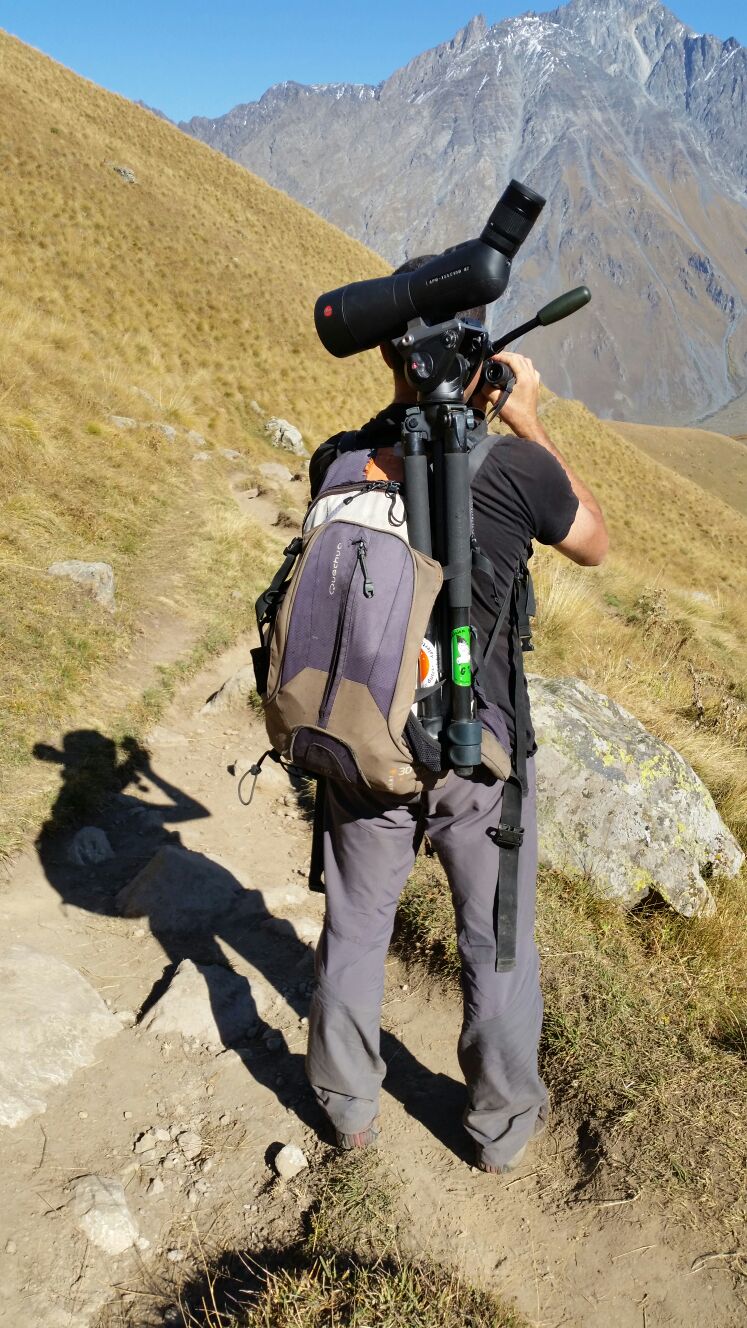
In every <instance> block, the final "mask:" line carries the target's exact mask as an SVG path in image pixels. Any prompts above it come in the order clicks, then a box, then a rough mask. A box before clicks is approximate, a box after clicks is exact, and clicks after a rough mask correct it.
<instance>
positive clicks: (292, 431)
mask: <svg viewBox="0 0 747 1328" xmlns="http://www.w3.org/2000/svg"><path fill="white" fill-rule="evenodd" d="M265 430H266V432H267V433H269V435H270V442H271V443H272V445H273V447H283V448H285V451H286V452H292V453H293V455H294V456H301V457H307V456H308V455H309V453H308V451H307V448H306V445H305V443H304V441H303V435H302V433H301V431H300V429H297V428H296V426H295V424H289V423H288V421H287V420H279V419H276V418H275V417H274V416H273V418H272V419H271V420H268V421H267V423H266V425H265Z"/></svg>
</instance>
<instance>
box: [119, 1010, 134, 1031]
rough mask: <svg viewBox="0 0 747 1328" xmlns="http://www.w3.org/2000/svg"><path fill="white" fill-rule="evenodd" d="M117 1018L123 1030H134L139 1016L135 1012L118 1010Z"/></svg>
mask: <svg viewBox="0 0 747 1328" xmlns="http://www.w3.org/2000/svg"><path fill="white" fill-rule="evenodd" d="M117 1018H118V1020H119V1022H120V1023H121V1025H122V1027H123V1028H133V1027H134V1025H135V1024H136V1023H137V1015H136V1014H135V1011H134V1010H117Z"/></svg>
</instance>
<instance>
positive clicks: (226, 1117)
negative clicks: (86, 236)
mask: <svg viewBox="0 0 747 1328" xmlns="http://www.w3.org/2000/svg"><path fill="white" fill-rule="evenodd" d="M218 1121H219V1124H221V1125H230V1124H231V1117H230V1116H229V1114H228V1112H227V1111H224V1112H223V1115H222V1116H219V1117H218Z"/></svg>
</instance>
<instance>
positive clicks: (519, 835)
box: [490, 821, 524, 848]
mask: <svg viewBox="0 0 747 1328" xmlns="http://www.w3.org/2000/svg"><path fill="white" fill-rule="evenodd" d="M490 838H491V839H492V840H493V843H494V844H497V845H498V847H499V848H521V846H522V844H523V843H524V827H523V825H508V823H507V822H506V821H499V823H498V826H497V828H496V829H495V830H493V831H492V833H491V836H490Z"/></svg>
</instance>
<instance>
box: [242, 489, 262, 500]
mask: <svg viewBox="0 0 747 1328" xmlns="http://www.w3.org/2000/svg"><path fill="white" fill-rule="evenodd" d="M241 496H242V497H243V498H259V489H242V491H241Z"/></svg>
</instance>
